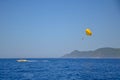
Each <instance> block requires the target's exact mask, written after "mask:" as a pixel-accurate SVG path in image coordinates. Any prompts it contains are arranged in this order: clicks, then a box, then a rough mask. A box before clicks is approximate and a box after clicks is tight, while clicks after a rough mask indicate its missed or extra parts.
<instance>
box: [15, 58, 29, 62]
mask: <svg viewBox="0 0 120 80" xmlns="http://www.w3.org/2000/svg"><path fill="white" fill-rule="evenodd" d="M17 62H28V60H26V59H19V60H17Z"/></svg>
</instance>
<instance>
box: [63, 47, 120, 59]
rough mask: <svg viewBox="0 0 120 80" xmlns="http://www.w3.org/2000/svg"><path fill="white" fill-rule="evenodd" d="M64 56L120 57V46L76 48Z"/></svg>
mask: <svg viewBox="0 0 120 80" xmlns="http://www.w3.org/2000/svg"><path fill="white" fill-rule="evenodd" d="M62 57H64V58H120V48H110V47H106V48H99V49H96V50H94V51H78V50H74V51H72V52H71V53H69V54H66V55H64V56H62Z"/></svg>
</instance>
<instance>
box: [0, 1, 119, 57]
mask: <svg viewBox="0 0 120 80" xmlns="http://www.w3.org/2000/svg"><path fill="white" fill-rule="evenodd" d="M86 28H90V29H91V30H92V32H93V35H92V36H91V37H87V36H86V35H85V29H86ZM119 32H120V2H119V1H118V0H0V57H1V58H3V57H6V58H8V57H11V58H12V57H13V58H14V57H18V58H20V57H41V58H42V57H60V56H62V55H64V54H67V53H69V52H71V51H73V50H80V51H85V50H95V49H97V48H101V47H114V48H120V35H119V34H120V33H119ZM83 37H84V40H82V38H83Z"/></svg>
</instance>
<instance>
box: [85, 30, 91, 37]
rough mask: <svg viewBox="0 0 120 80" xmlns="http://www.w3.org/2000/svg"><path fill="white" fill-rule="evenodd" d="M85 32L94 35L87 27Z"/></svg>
mask: <svg viewBox="0 0 120 80" xmlns="http://www.w3.org/2000/svg"><path fill="white" fill-rule="evenodd" d="M85 33H86V35H87V36H91V35H92V31H91V30H90V29H89V28H87V29H86V30H85Z"/></svg>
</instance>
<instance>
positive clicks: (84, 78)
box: [0, 58, 120, 80]
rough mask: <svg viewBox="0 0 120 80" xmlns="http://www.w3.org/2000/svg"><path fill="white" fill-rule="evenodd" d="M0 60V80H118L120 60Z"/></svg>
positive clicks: (119, 79) (119, 78) (119, 77)
mask: <svg viewBox="0 0 120 80" xmlns="http://www.w3.org/2000/svg"><path fill="white" fill-rule="evenodd" d="M16 60H17V59H0V80H120V59H60V58H59V59H52V58H51V59H50V58H42V59H28V60H29V62H16Z"/></svg>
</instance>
